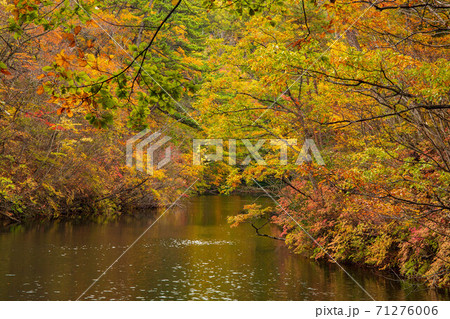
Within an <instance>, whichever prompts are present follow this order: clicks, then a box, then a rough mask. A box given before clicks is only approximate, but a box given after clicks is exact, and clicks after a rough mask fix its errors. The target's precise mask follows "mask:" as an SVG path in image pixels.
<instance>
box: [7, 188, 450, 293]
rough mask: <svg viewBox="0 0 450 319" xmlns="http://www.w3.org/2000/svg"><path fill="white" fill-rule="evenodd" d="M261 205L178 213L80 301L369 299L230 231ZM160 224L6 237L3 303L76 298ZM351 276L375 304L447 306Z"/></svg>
mask: <svg viewBox="0 0 450 319" xmlns="http://www.w3.org/2000/svg"><path fill="white" fill-rule="evenodd" d="M264 200H265V199H260V201H264ZM254 201H255V198H252V197H241V196H230V197H225V196H201V197H196V198H192V199H191V200H190V201H189V202H187V203H185V205H184V207H181V208H174V209H172V210H171V211H169V212H167V213H166V214H165V215H164V216H163V217H162V218H161V219H160V220H159V221H158V222H157V223H156V224H155V225H154V226H153V227H152V228H151V229H150V230H149V231H148V232H147V233H146V234H145V236H143V238H142V239H141V240H140V241H139V242H138V243H137V244H136V245H135V246H133V247H132V248H131V249H130V250H129V251H128V252H127V253H126V254H125V255H124V256H123V257H122V258H121V259H120V260H119V261H118V262H117V263H116V264H115V265H114V266H113V267H112V268H111V269H110V270H109V271H108V272H107V273H106V274H105V275H104V276H103V277H102V278H101V279H100V280H99V281H98V282H97V283H96V284H95V285H94V286H93V287H92V288H91V289H90V290H89V291H88V292H87V293H86V295H85V296H84V297H83V298H82V299H89V300H236V299H237V300H368V297H367V295H365V293H364V292H363V291H362V290H361V289H360V288H359V287H358V286H357V285H356V284H355V283H354V282H353V281H352V280H351V279H350V278H349V277H348V276H347V275H346V274H345V273H344V272H342V271H341V270H340V269H339V268H338V267H337V266H336V265H333V264H326V263H325V264H319V263H316V262H313V261H310V260H309V259H306V258H302V257H300V256H297V255H294V254H292V253H291V252H290V251H289V250H288V249H287V248H286V247H284V244H283V242H281V241H275V240H272V239H269V238H263V237H258V236H256V235H255V234H254V231H253V229H252V228H251V227H250V226H249V225H244V226H242V227H239V228H233V229H231V228H230V227H229V225H228V224H227V221H226V218H227V216H229V215H233V214H236V213H237V212H239V211H240V210H241V209H242V207H243V205H245V204H250V203H252V202H254ZM157 216H158V215H152V214H150V215H148V214H147V215H141V216H136V217H121V218H119V219H117V220H115V221H110V222H107V223H106V222H105V223H93V222H73V221H72V222H67V221H66V222H45V223H40V224H33V225H28V226H15V227H12V228H10V229H8V230H5V231H3V232H2V233H0V249H1V255H0V299H1V300H74V299H77V298H78V297H79V296H80V295H81V293H82V292H83V291H85V290H86V289H87V288H88V287H89V285H90V284H91V283H92V282H93V279H95V278H97V277H98V276H99V275H100V274H101V273H102V272H103V271H104V270H105V269H106V268H107V267H108V266H109V265H111V264H112V263H113V262H114V260H116V258H117V257H118V256H119V255H120V254H121V253H122V252H123V251H124V250H125V249H126V248H127V246H128V245H129V244H131V243H132V242H133V241H134V240H135V239H136V238H137V237H138V236H139V235H140V234H141V233H142V232H143V231H144V230H145V229H146V228H147V227H148V226H150V225H151V224H152V222H153V221H154V220H155V218H157ZM246 226H248V227H246ZM348 271H349V272H350V274H351V275H352V276H354V278H355V279H356V280H357V281H358V282H359V283H360V284H361V285H362V286H364V288H365V289H366V290H367V291H369V292H370V293H371V294H372V295H373V296H374V297H375V298H376V299H377V300H448V299H449V296H448V294H442V293H441V294H438V293H436V292H434V291H429V290H426V289H424V287H419V286H415V285H413V284H411V283H408V282H399V281H393V280H389V279H386V278H384V277H383V276H384V275H383V276H381V275H380V274H374V273H373V272H371V271H368V270H362V269H348Z"/></svg>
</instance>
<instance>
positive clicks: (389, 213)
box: [0, 0, 450, 289]
mask: <svg viewBox="0 0 450 319" xmlns="http://www.w3.org/2000/svg"><path fill="white" fill-rule="evenodd" d="M0 7H1V10H0V16H1V19H0V23H1V26H0V28H1V29H0V221H1V222H2V224H3V225H10V224H22V223H25V222H27V221H28V220H48V219H51V220H60V219H73V218H85V217H93V216H95V217H101V216H109V217H111V216H115V215H129V214H135V213H136V211H139V210H148V209H155V208H161V207H169V206H170V205H172V204H173V203H174V201H176V200H177V199H178V198H180V197H181V198H189V197H191V196H198V195H204V194H222V195H233V194H240V193H245V194H253V195H255V196H265V197H268V198H270V199H273V202H274V205H271V206H264V205H261V204H259V203H253V204H252V203H249V204H247V205H244V206H243V207H241V209H239V210H236V211H235V213H234V214H233V215H231V216H229V217H228V226H227V227H231V228H240V227H244V226H245V225H247V226H248V225H251V227H250V231H249V233H248V234H249V236H255V235H259V237H258V239H261V240H275V241H280V242H283V245H286V246H287V247H288V248H289V249H290V251H292V252H294V253H295V254H298V255H301V256H303V257H306V258H309V259H311V260H317V261H324V262H332V263H336V262H337V263H341V264H343V265H358V266H360V267H366V268H367V269H372V270H374V271H381V272H386V271H387V272H390V273H395V275H396V276H398V278H401V279H408V280H413V281H416V282H420V283H423V284H424V285H426V286H428V287H430V288H437V289H441V288H448V287H450V54H449V49H450V3H449V2H447V1H444V0H358V1H347V0H323V1H319V0H295V1H294V0H292V1H287V0H127V1H125V0H62V1H60V0H55V1H53V0H0ZM143 130H147V131H148V132H160V133H161V134H162V135H164V136H170V141H168V145H170V147H171V154H170V163H169V164H168V165H166V166H164V167H161V168H159V169H155V171H154V172H152V174H149V172H148V171H146V170H145V169H139V168H138V167H136V166H135V165H127V141H129V139H130V138H132V137H133V136H136V134H138V133H139V132H142V131H143ZM194 139H204V140H207V139H208V140H213V141H221V142H223V154H224V156H223V160H211V159H209V160H208V156H207V153H214V147H213V146H214V145H209V146H204V147H203V148H202V154H201V156H200V159H202V162H201V164H200V165H196V164H198V163H195V160H194V157H195V154H194V152H193V147H192V145H193V140H194ZM274 140H277V141H284V142H285V144H283V143H281V144H280V143H278V144H277V143H273V142H269V141H274ZM293 140H296V141H297V142H296V143H295V142H292V141H293ZM259 141H263V142H259ZM264 141H265V142H264ZM305 141H311V142H312V143H313V145H314V147H312V148H310V149H309V151H308V152H307V154H304V153H305V148H304V147H303V148H302V146H303V145H304V142H305ZM308 145H309V144H308ZM252 147H253V149H254V150H257V151H258V154H260V157H258V156H253V158H251V157H248V156H249V148H250V149H251V148H252ZM280 149H281V150H284V151H285V153H286V154H285V155H286V159H285V161H284V162H283V159H280ZM233 151H234V152H235V154H236V156H235V158H233V159H230V154H231V153H232V152H233ZM311 151H316V152H313V153H319V152H320V155H318V156H319V157H320V158H319V157H318V156H314V154H312V153H311ZM160 153H161V154H159V155H158V156H159V157H161V156H163V155H164V154H163V153H164V149H162V150H161V152H160ZM299 154H303V155H305V157H304V158H303V159H304V160H302V161H300V162H299V161H296V160H295V159H296V158H297V157H298V155H299ZM128 155H130V154H128ZM131 155H133V154H131ZM316 155H317V154H316ZM256 157H257V158H256ZM205 158H206V159H205ZM258 158H259V159H260V160H257V159H258ZM318 159H320V160H318ZM260 237H261V238H260ZM262 237H269V238H262Z"/></svg>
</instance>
